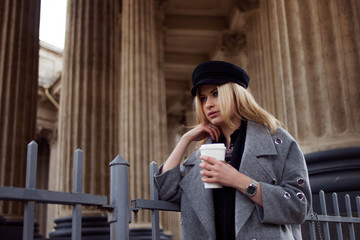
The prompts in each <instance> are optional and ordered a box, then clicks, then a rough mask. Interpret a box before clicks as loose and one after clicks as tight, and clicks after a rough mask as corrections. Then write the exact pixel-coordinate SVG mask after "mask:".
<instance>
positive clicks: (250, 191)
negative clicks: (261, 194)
mask: <svg viewBox="0 0 360 240" xmlns="http://www.w3.org/2000/svg"><path fill="white" fill-rule="evenodd" d="M246 192H247V193H248V194H249V195H254V194H255V193H256V187H255V186H254V185H252V184H251V185H250V186H248V188H247V190H246Z"/></svg>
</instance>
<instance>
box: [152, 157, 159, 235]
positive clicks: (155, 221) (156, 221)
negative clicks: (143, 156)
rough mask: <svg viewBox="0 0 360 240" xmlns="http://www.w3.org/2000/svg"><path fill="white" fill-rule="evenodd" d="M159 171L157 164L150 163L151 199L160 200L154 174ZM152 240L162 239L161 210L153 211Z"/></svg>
mask: <svg viewBox="0 0 360 240" xmlns="http://www.w3.org/2000/svg"><path fill="white" fill-rule="evenodd" d="M156 170H157V164H156V162H154V161H153V162H151V163H150V198H151V200H159V193H158V190H157V187H156V186H155V180H154V174H155V172H156ZM151 225H152V240H159V239H160V227H159V210H151Z"/></svg>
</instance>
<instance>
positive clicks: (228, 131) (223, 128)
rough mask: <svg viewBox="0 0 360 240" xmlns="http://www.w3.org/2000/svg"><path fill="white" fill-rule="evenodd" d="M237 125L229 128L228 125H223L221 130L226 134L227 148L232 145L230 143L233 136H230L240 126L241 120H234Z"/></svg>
mask: <svg viewBox="0 0 360 240" xmlns="http://www.w3.org/2000/svg"><path fill="white" fill-rule="evenodd" d="M234 123H235V125H236V126H237V127H236V128H229V127H227V126H223V127H221V132H222V134H223V135H224V137H225V139H226V142H225V145H226V147H227V148H229V147H230V143H231V138H230V135H231V134H232V133H233V132H234V131H235V130H236V129H238V128H239V127H240V125H241V120H240V119H238V121H234Z"/></svg>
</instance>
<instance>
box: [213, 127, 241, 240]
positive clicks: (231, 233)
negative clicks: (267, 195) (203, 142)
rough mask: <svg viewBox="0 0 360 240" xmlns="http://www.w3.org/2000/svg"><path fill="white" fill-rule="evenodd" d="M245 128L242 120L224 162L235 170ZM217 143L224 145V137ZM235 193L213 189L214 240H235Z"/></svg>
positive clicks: (226, 188)
mask: <svg viewBox="0 0 360 240" xmlns="http://www.w3.org/2000/svg"><path fill="white" fill-rule="evenodd" d="M246 126H247V121H246V120H242V121H241V126H240V128H238V129H237V130H235V131H234V132H233V133H232V134H231V136H230V137H231V143H230V148H229V150H228V153H227V154H226V156H225V161H226V162H227V163H229V164H231V165H232V166H233V167H234V168H235V169H239V167H240V162H241V158H242V155H243V152H244V145H245V138H246ZM219 143H225V137H224V136H222V137H220V139H219ZM231 151H232V153H231ZM229 152H230V153H229ZM235 193H236V189H235V188H231V187H225V186H224V187H223V188H218V189H213V197H214V209H215V227H216V239H226V240H232V239H234V240H235V237H236V236H235V235H236V233H235Z"/></svg>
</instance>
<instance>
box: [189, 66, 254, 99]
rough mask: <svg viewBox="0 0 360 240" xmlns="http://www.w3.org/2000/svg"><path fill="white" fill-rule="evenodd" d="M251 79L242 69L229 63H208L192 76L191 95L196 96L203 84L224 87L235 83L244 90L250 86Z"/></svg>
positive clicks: (199, 67) (197, 69)
mask: <svg viewBox="0 0 360 240" xmlns="http://www.w3.org/2000/svg"><path fill="white" fill-rule="evenodd" d="M249 81H250V78H249V76H248V75H247V73H246V72H245V70H243V69H242V68H240V67H238V66H236V65H234V64H232V63H228V62H223V61H208V62H204V63H201V64H199V65H198V66H197V67H196V68H195V70H194V71H193V74H192V83H193V88H192V89H191V94H192V95H193V96H196V89H197V87H198V86H200V85H203V84H214V85H222V84H225V83H228V82H234V83H237V84H239V85H241V86H242V87H244V88H247V87H248V86H249Z"/></svg>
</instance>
